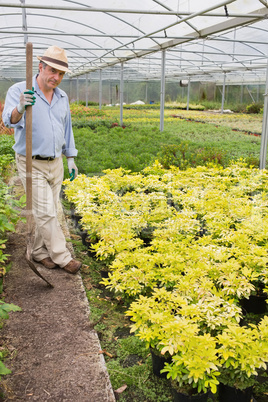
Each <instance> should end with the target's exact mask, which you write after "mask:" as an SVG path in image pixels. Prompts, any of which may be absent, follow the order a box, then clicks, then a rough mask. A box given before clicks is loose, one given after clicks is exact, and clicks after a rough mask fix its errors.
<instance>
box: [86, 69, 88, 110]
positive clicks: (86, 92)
mask: <svg viewBox="0 0 268 402" xmlns="http://www.w3.org/2000/svg"><path fill="white" fill-rule="evenodd" d="M86 107H88V74H86Z"/></svg>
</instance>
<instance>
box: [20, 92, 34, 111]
mask: <svg viewBox="0 0 268 402" xmlns="http://www.w3.org/2000/svg"><path fill="white" fill-rule="evenodd" d="M35 100H36V97H35V96H34V88H32V90H30V89H26V90H25V91H23V92H22V93H21V94H20V102H19V104H18V105H17V110H18V112H19V113H20V114H23V113H24V111H25V109H26V107H27V106H33V105H34V104H35Z"/></svg>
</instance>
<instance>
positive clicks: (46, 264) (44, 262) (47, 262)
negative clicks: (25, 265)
mask: <svg viewBox="0 0 268 402" xmlns="http://www.w3.org/2000/svg"><path fill="white" fill-rule="evenodd" d="M34 261H35V262H38V264H42V265H44V267H45V268H48V269H53V268H56V267H57V264H55V262H53V261H52V259H51V258H50V257H47V258H44V259H43V260H41V261H36V260H34Z"/></svg>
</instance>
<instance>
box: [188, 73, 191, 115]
mask: <svg viewBox="0 0 268 402" xmlns="http://www.w3.org/2000/svg"><path fill="white" fill-rule="evenodd" d="M190 85H191V82H190V78H189V80H188V87H187V110H189V104H190Z"/></svg>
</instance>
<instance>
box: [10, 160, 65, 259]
mask: <svg viewBox="0 0 268 402" xmlns="http://www.w3.org/2000/svg"><path fill="white" fill-rule="evenodd" d="M16 162H17V168H18V172H19V176H20V178H21V180H22V182H23V186H24V188H25V189H26V157H25V156H23V155H19V154H17V155H16ZM62 180H63V163H62V158H56V159H54V160H52V161H46V160H44V161H43V160H37V159H33V160H32V207H33V216H34V219H35V223H36V225H35V226H36V229H35V239H34V244H33V251H32V257H33V258H34V259H35V260H36V261H41V260H43V259H44V258H47V257H50V258H51V259H52V261H54V263H55V264H57V265H59V266H60V267H64V266H65V265H67V264H68V262H70V261H71V259H72V257H71V253H70V252H69V250H68V249H67V247H66V240H65V236H64V234H63V232H62V229H61V227H60V224H59V222H58V218H57V204H58V200H59V194H60V190H61V184H62Z"/></svg>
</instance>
